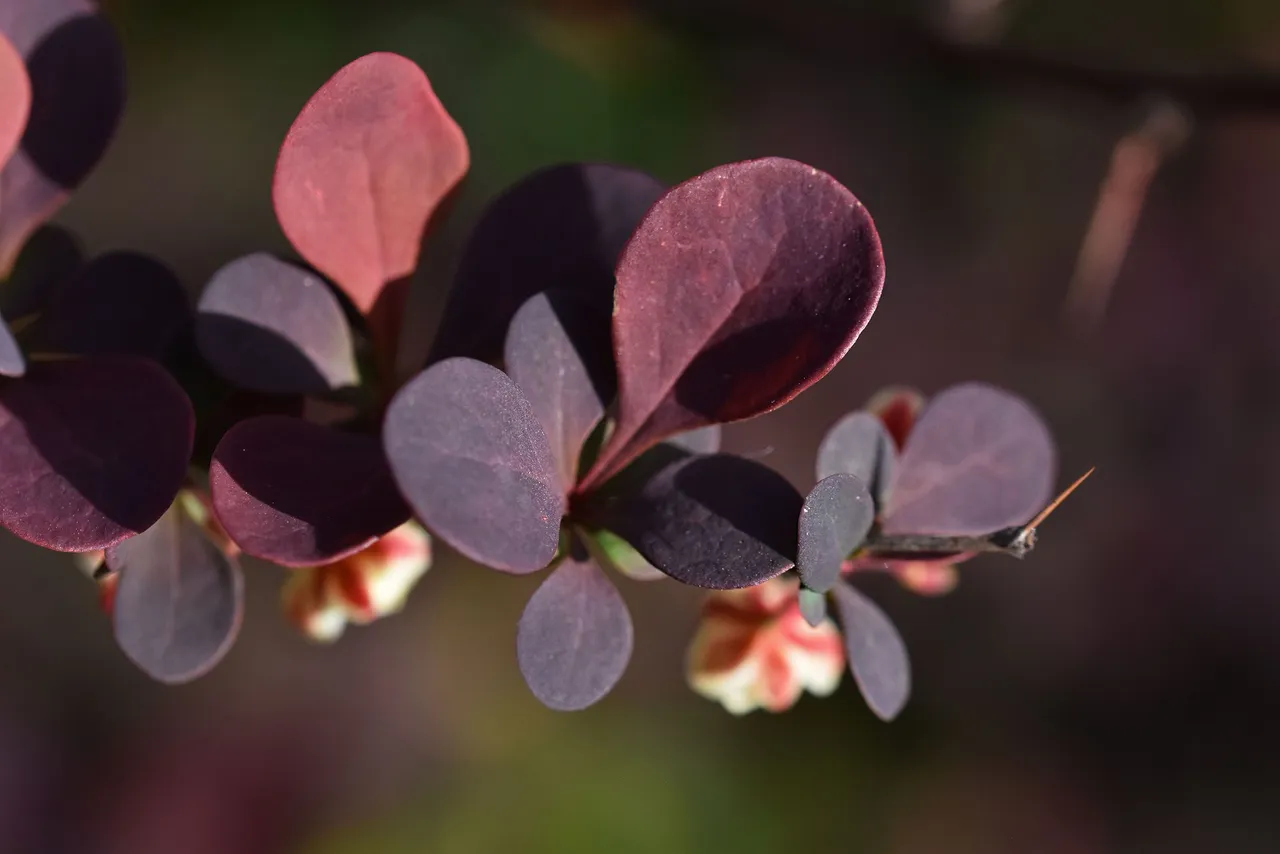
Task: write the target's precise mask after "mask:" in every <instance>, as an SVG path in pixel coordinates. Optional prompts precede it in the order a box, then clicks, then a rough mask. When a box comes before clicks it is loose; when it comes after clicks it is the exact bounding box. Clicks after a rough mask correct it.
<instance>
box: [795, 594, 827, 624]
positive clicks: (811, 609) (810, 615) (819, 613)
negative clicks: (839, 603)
mask: <svg viewBox="0 0 1280 854" xmlns="http://www.w3.org/2000/svg"><path fill="white" fill-rule="evenodd" d="M800 616H802V617H804V621H805V622H806V623H808V624H809V625H811V626H813V627H814V628H815V629H816V628H817V627H818V626H820V625H822V621H823V620H825V619H826V618H827V594H825V593H818V592H816V591H813V590H809V589H807V588H804V587H801V588H800Z"/></svg>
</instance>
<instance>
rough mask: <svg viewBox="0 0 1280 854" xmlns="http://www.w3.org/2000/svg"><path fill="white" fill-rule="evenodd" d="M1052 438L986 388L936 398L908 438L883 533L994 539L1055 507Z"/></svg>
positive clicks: (1029, 414) (1020, 408) (974, 386)
mask: <svg viewBox="0 0 1280 854" xmlns="http://www.w3.org/2000/svg"><path fill="white" fill-rule="evenodd" d="M1055 468H1056V455H1055V452H1054V446H1053V438H1052V437H1051V436H1050V434H1049V429H1048V428H1047V427H1046V426H1045V424H1044V422H1043V421H1042V420H1041V419H1040V416H1039V415H1037V414H1036V412H1035V410H1033V409H1032V408H1031V407H1030V406H1029V405H1028V404H1027V403H1026V402H1025V401H1023V400H1022V399H1021V398H1018V397H1015V396H1014V395H1011V394H1009V393H1008V392H1005V391H1001V390H1000V389H997V388H993V387H991V386H988V385H983V384H981V383H967V384H964V385H958V386H954V387H952V388H950V389H947V390H946V391H944V392H942V393H941V394H939V395H937V396H936V397H934V398H933V399H932V400H931V401H930V402H929V404H928V405H927V406H926V407H925V410H924V412H923V413H922V414H921V416H920V420H919V421H918V422H917V423H916V425H915V428H914V429H913V430H912V431H911V434H910V436H909V437H908V438H907V445H906V447H905V448H904V449H903V452H902V457H901V460H900V463H899V467H898V474H897V477H896V478H895V480H894V484H893V488H892V490H891V492H890V495H889V502H888V509H887V510H886V512H885V514H884V517H885V518H884V523H883V527H884V530H885V531H886V532H887V533H890V534H906V533H916V534H942V535H954V536H966V535H979V534H989V533H992V532H993V531H998V530H1001V529H1002V528H1007V527H1010V526H1013V525H1020V524H1022V523H1024V522H1026V521H1028V520H1029V519H1030V518H1031V517H1032V516H1034V515H1035V514H1036V512H1037V511H1038V510H1039V509H1040V508H1041V507H1043V506H1044V505H1045V502H1047V501H1048V500H1049V497H1050V495H1051V494H1052V489H1053V480H1054V476H1055Z"/></svg>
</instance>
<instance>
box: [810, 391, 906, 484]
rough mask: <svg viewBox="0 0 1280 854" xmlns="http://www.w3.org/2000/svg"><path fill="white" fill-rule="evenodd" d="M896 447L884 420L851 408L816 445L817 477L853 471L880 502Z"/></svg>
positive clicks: (894, 462)
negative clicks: (852, 410) (820, 442)
mask: <svg viewBox="0 0 1280 854" xmlns="http://www.w3.org/2000/svg"><path fill="white" fill-rule="evenodd" d="M897 464H898V451H897V449H896V448H895V447H894V443H893V437H892V436H890V435H889V431H888V430H886V429H885V426H884V422H882V421H881V420H880V419H879V418H877V417H876V416H874V415H872V414H871V413H869V412H853V413H850V414H849V415H846V416H845V417H844V418H841V419H840V420H839V421H837V422H836V424H835V426H834V427H832V428H831V429H830V430H828V431H827V435H826V436H824V437H823V439H822V444H821V445H819V446H818V465H817V475H818V480H825V479H827V478H828V477H831V475H833V474H852V475H856V476H857V477H858V479H859V480H861V481H862V482H863V483H864V484H866V485H867V488H868V489H869V490H870V492H871V494H872V495H873V496H875V499H876V503H877V504H882V503H883V502H884V500H885V499H886V497H887V495H888V490H889V485H890V484H891V483H892V482H893V474H894V470H895V469H896V468H897Z"/></svg>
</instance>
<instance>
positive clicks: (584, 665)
mask: <svg viewBox="0 0 1280 854" xmlns="http://www.w3.org/2000/svg"><path fill="white" fill-rule="evenodd" d="M632 640H633V631H632V627H631V614H630V613H629V612H628V611H627V605H626V603H625V602H623V601H622V596H621V595H620V594H619V593H618V589H617V588H616V587H614V586H613V582H611V581H610V580H609V579H608V577H607V576H606V575H605V574H604V573H603V572H601V571H600V569H599V567H597V566H596V565H595V564H593V563H590V562H583V563H578V562H575V561H572V560H566V561H564V562H563V563H562V564H560V566H558V567H557V568H556V569H555V571H554V572H552V573H551V575H550V576H548V577H547V580H546V581H544V582H542V586H541V587H539V588H538V589H537V591H536V592H535V593H534V594H533V597H532V598H531V599H529V604H528V605H527V606H525V609H524V614H523V616H521V617H520V627H519V629H518V631H517V633H516V657H517V660H518V661H519V663H520V673H521V674H523V676H524V681H525V682H526V683H527V684H528V686H529V690H531V691H533V695H534V696H535V697H537V698H538V699H539V700H541V701H542V703H543V704H544V705H546V706H548V707H550V708H552V709H556V710H557V711H562V712H571V711H577V710H579V709H585V708H586V707H587V706H590V705H592V704H593V703H596V702H597V701H599V700H600V699H601V698H603V697H604V695H605V694H608V693H609V692H610V691H611V690H612V689H613V686H614V685H616V684H617V683H618V680H619V679H621V678H622V674H623V672H624V671H625V670H626V669H627V662H628V661H630V660H631V647H632Z"/></svg>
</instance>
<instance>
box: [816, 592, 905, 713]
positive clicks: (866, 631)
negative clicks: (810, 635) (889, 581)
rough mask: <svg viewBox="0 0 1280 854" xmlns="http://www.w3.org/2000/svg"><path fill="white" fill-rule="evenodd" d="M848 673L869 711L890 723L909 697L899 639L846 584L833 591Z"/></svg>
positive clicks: (881, 614) (868, 602) (883, 618)
mask: <svg viewBox="0 0 1280 854" xmlns="http://www.w3.org/2000/svg"><path fill="white" fill-rule="evenodd" d="M833 592H834V594H835V600H836V612H837V613H838V614H839V616H840V631H841V634H843V635H844V648H845V652H846V654H847V656H848V659H849V670H850V671H851V672H852V673H853V678H854V679H855V680H856V681H857V683H858V690H860V691H861V692H862V697H863V699H864V700H866V701H867V705H868V706H869V707H870V708H871V711H872V712H874V713H875V714H876V716H877V717H879V718H880V719H881V720H885V721H891V720H893V719H894V718H896V717H897V716H898V713H899V712H901V711H902V708H903V706H905V705H906V704H907V699H908V698H909V697H910V696H911V662H910V660H909V659H908V658H907V647H906V644H904V643H903V642H902V636H901V635H899V634H898V630H897V629H896V628H894V625H893V623H892V622H890V621H889V618H888V617H886V616H885V614H884V612H883V611H881V610H880V608H879V606H877V605H876V603H874V602H872V601H871V600H870V599H868V598H867V597H866V596H864V595H862V594H861V593H860V592H858V591H857V590H856V589H855V588H854V587H853V586H852V585H850V584H845V583H841V584H837V585H836V586H835V588H834V590H833Z"/></svg>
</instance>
